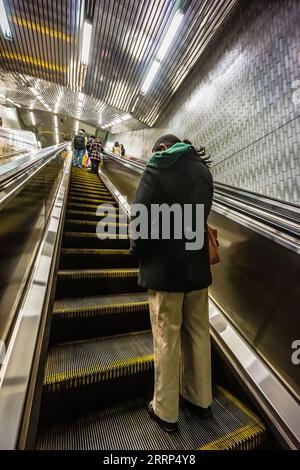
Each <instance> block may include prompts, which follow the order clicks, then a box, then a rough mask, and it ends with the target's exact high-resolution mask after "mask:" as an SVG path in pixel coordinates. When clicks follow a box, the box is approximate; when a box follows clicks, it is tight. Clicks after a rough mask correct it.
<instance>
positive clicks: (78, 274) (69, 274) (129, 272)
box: [57, 268, 139, 279]
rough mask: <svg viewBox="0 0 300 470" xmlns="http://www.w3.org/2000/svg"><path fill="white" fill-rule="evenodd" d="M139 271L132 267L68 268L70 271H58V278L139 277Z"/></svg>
mask: <svg viewBox="0 0 300 470" xmlns="http://www.w3.org/2000/svg"><path fill="white" fill-rule="evenodd" d="M138 273H139V269H138V268H130V269H124V270H122V269H112V270H109V269H108V270H99V269H89V270H86V271H85V270H82V271H79V270H74V271H72V270H68V271H58V274H57V276H58V278H61V279H65V278H69V279H98V278H104V279H113V278H118V277H121V278H131V277H137V276H138Z"/></svg>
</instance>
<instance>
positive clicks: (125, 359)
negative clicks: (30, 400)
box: [42, 332, 153, 422]
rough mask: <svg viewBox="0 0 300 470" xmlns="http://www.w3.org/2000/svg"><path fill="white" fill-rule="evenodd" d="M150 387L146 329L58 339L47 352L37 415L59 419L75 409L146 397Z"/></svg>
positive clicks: (150, 358)
mask: <svg viewBox="0 0 300 470" xmlns="http://www.w3.org/2000/svg"><path fill="white" fill-rule="evenodd" d="M152 387H153V353H152V334H151V333H148V332H146V333H138V334H130V335H126V336H114V337H112V338H98V339H93V340H90V341H79V342H75V343H64V344H59V345H56V346H53V347H51V348H50V349H49V352H48V357H47V362H46V368H45V376H44V385H43V405H42V409H43V410H44V415H43V418H42V419H43V420H44V421H48V422H49V420H53V419H55V420H56V421H59V420H60V419H66V417H70V416H72V415H73V412H74V409H76V414H80V413H83V412H86V411H87V409H89V410H92V409H94V410H95V409H99V408H100V407H104V406H107V405H108V404H109V405H111V404H115V403H118V402H121V401H123V400H124V399H127V400H128V399H132V398H137V397H140V396H144V397H145V396H147V394H148V393H149V391H151V390H152ZM73 416H74V415H73Z"/></svg>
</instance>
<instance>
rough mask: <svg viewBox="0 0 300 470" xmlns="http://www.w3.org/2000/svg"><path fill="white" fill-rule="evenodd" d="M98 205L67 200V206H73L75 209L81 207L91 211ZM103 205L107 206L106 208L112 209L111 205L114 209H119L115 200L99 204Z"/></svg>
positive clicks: (94, 210)
mask: <svg viewBox="0 0 300 470" xmlns="http://www.w3.org/2000/svg"><path fill="white" fill-rule="evenodd" d="M99 206H100V203H99V204H80V203H79V202H68V208H70V207H74V208H76V209H83V210H85V211H89V210H90V211H92V212H96V210H97V208H98V207H99ZM101 206H103V207H107V208H108V209H112V207H114V208H115V210H119V208H118V207H117V206H116V203H115V202H112V203H108V202H107V201H105V202H104V203H103V204H101Z"/></svg>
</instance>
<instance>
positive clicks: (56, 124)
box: [53, 116, 58, 128]
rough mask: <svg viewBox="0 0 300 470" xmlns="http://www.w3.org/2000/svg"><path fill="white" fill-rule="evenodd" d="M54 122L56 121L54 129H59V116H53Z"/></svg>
mask: <svg viewBox="0 0 300 470" xmlns="http://www.w3.org/2000/svg"><path fill="white" fill-rule="evenodd" d="M53 120H54V127H55V128H58V119H57V116H53Z"/></svg>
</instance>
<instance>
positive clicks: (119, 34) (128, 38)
mask: <svg viewBox="0 0 300 470" xmlns="http://www.w3.org/2000/svg"><path fill="white" fill-rule="evenodd" d="M236 3H237V0H139V1H137V0H86V1H84V0H6V1H5V5H6V11H7V13H8V16H9V24H10V27H11V31H12V37H13V39H12V41H9V40H5V39H4V38H3V35H2V34H0V71H1V70H2V72H3V75H2V81H4V82H8V81H10V80H12V81H14V80H16V81H17V82H20V83H21V84H22V86H24V87H25V88H27V90H25V91H24V95H26V97H27V98H26V99H28V100H30V97H31V98H32V97H33V96H34V95H33V96H32V93H31V92H30V90H29V88H28V86H30V85H29V84H31V86H37V87H38V90H39V93H40V94H41V96H42V97H43V98H44V100H45V101H46V102H47V104H48V105H49V106H50V107H51V109H52V107H53V106H55V102H56V101H57V100H58V97H60V106H61V111H63V112H65V113H70V115H71V116H73V117H75V115H76V106H77V105H76V104H77V100H78V93H79V92H82V93H84V95H85V98H84V107H83V110H82V119H83V120H85V119H86V120H87V121H88V122H90V123H91V124H93V125H95V126H96V125H99V123H100V124H101V123H102V124H107V123H108V122H111V121H114V120H115V119H116V118H118V116H120V115H122V113H131V114H132V116H133V117H132V119H130V121H128V122H126V124H122V129H123V128H124V129H137V128H140V127H141V126H145V125H150V126H152V125H153V124H154V123H155V122H156V120H157V118H158V117H159V115H160V114H161V113H162V111H163V110H164V109H165V108H166V106H167V105H168V103H169V101H170V99H171V97H172V95H173V94H174V93H175V92H176V90H177V89H178V87H179V85H180V84H181V83H182V82H183V80H184V78H185V77H186V76H187V74H188V73H189V72H190V70H191V69H192V67H193V65H194V64H195V62H196V61H197V60H198V58H199V56H200V55H201V53H202V52H203V51H204V50H205V48H206V47H207V45H208V43H209V41H210V40H211V38H212V37H213V36H214V34H215V32H216V31H217V30H219V28H220V26H221V25H222V24H223V22H224V20H225V19H226V18H227V17H228V15H229V14H230V13H231V12H232V11H233V7H234V6H235V5H236ZM179 9H180V10H181V11H182V13H183V14H184V17H183V21H182V22H181V24H180V27H179V29H178V32H177V34H176V37H175V39H174V40H173V42H172V44H171V46H170V49H169V51H168V54H167V56H166V57H165V58H164V59H163V60H162V61H161V65H160V69H159V72H158V74H157V76H156V77H155V80H154V81H153V83H152V85H151V87H150V88H149V90H148V92H147V93H146V94H145V95H142V94H141V87H142V84H143V82H144V80H145V77H146V75H147V73H148V71H149V68H150V67H151V64H152V63H153V61H154V60H155V58H156V57H157V53H158V50H159V48H160V46H161V43H162V41H163V39H164V37H165V35H166V32H167V31H168V27H169V25H170V23H171V21H172V19H173V18H174V15H175V13H176V11H178V10H179ZM85 19H88V20H90V21H91V22H92V38H91V49H90V56H89V64H88V66H87V67H86V66H83V65H82V64H81V45H82V35H83V21H84V20H85ZM22 93H23V90H22ZM22 103H23V102H22ZM24 104H25V102H24ZM34 106H39V103H37V102H36V100H35V103H34ZM100 111H101V113H100ZM99 114H101V116H100V118H99ZM112 130H113V131H116V130H119V129H118V128H117V127H116V126H112Z"/></svg>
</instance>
